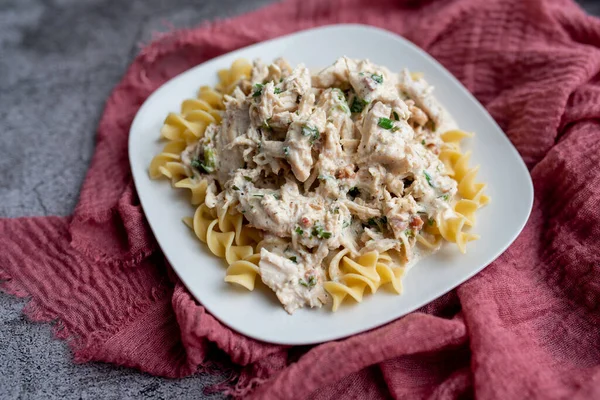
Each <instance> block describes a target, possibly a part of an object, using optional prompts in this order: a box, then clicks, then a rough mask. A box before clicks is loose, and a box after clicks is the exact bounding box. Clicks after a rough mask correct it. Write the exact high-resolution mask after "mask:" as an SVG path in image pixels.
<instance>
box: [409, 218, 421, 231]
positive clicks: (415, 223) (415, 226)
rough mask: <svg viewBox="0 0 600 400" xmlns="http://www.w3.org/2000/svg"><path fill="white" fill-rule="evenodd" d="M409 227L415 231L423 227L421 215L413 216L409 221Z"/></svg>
mask: <svg viewBox="0 0 600 400" xmlns="http://www.w3.org/2000/svg"><path fill="white" fill-rule="evenodd" d="M410 227H411V228H413V229H414V230H417V231H418V230H420V229H421V228H422V227H423V220H422V219H421V217H414V218H413V219H412V220H411V221H410Z"/></svg>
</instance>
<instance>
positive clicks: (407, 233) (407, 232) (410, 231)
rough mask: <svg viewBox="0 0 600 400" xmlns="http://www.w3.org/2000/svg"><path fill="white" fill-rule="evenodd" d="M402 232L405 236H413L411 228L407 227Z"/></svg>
mask: <svg viewBox="0 0 600 400" xmlns="http://www.w3.org/2000/svg"><path fill="white" fill-rule="evenodd" d="M404 234H405V235H406V237H413V236H415V234H414V232H413V231H412V229H407V230H405V231H404Z"/></svg>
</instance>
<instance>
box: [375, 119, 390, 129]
mask: <svg viewBox="0 0 600 400" xmlns="http://www.w3.org/2000/svg"><path fill="white" fill-rule="evenodd" d="M377 125H379V126H380V127H382V128H383V129H392V128H393V127H394V122H393V121H392V120H391V119H389V118H379V121H377Z"/></svg>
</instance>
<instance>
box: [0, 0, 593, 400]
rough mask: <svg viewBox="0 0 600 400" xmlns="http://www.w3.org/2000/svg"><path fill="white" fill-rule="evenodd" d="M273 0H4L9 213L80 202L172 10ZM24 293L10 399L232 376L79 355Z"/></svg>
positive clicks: (4, 356)
mask: <svg viewBox="0 0 600 400" xmlns="http://www.w3.org/2000/svg"><path fill="white" fill-rule="evenodd" d="M272 1H273V0H196V1H194V0H171V1H169V0H0V217H18V216H23V215H68V214H69V213H71V211H72V210H73V208H74V206H75V203H76V201H77V193H78V190H79V187H80V185H81V182H82V181H83V178H84V175H85V172H86V168H87V165H88V163H89V161H90V157H91V155H92V152H93V145H94V133H95V128H96V124H97V122H98V120H99V118H100V114H101V112H102V108H103V104H104V101H105V100H106V97H107V96H108V94H109V93H110V91H111V89H112V88H113V86H114V85H115V84H116V83H117V82H118V80H119V79H120V77H121V76H122V74H123V73H124V71H125V69H126V67H127V65H128V64H129V62H130V61H131V60H132V58H133V57H134V56H135V54H136V53H137V50H138V44H139V43H140V42H147V41H148V40H149V39H150V38H151V34H152V32H156V31H164V30H166V27H165V25H164V21H166V22H168V23H170V24H172V25H173V26H175V27H190V26H194V25H197V24H199V23H201V22H202V21H205V20H208V19H214V18H223V17H228V16H233V15H236V14H240V13H243V12H246V11H249V10H252V9H255V8H258V7H260V6H262V5H265V4H267V3H270V2H272ZM582 3H584V7H586V8H587V9H588V10H589V11H590V12H591V13H595V14H600V2H597V1H593V0H592V1H590V0H587V1H582ZM65 149H66V150H67V151H65ZM0 251H1V250H0ZM24 304H25V302H24V301H23V300H18V299H15V298H12V297H10V296H8V295H5V294H1V293H0V399H38V398H44V399H88V398H91V399H129V398H150V399H167V398H181V399H188V398H189V399H192V398H194V399H197V398H203V397H205V396H204V394H203V388H204V387H205V386H207V385H210V384H211V383H214V382H217V381H219V380H220V379H221V377H219V376H207V375H201V374H198V375H196V376H193V377H190V378H187V379H182V380H177V381H174V380H167V379H161V378H156V377H151V376H148V375H146V374H143V373H140V372H137V371H134V370H130V369H125V368H117V367H114V366H111V365H104V364H97V363H96V364H85V365H74V364H73V363H72V362H71V355H70V353H69V350H68V348H67V346H66V345H65V343H63V342H62V341H59V340H56V339H54V338H52V335H51V332H50V327H49V326H48V325H45V324H36V323H31V322H29V321H27V320H26V319H25V318H24V317H23V316H22V314H21V309H22V307H23V305H24ZM209 397H210V398H219V397H220V396H218V395H213V396H209Z"/></svg>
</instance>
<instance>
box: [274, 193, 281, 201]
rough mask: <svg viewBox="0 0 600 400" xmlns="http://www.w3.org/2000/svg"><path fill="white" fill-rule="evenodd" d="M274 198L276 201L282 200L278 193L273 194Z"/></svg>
mask: <svg viewBox="0 0 600 400" xmlns="http://www.w3.org/2000/svg"><path fill="white" fill-rule="evenodd" d="M273 197H275V199H276V200H281V196H280V195H278V194H277V193H273Z"/></svg>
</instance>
